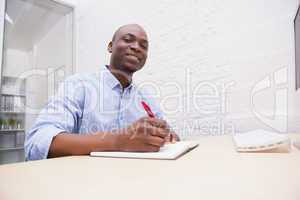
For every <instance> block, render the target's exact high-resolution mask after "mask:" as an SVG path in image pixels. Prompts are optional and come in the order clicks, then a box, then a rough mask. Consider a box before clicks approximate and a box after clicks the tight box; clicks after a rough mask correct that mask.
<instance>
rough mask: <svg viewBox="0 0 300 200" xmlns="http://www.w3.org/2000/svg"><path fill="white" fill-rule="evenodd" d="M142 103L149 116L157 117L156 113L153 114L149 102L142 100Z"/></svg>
mask: <svg viewBox="0 0 300 200" xmlns="http://www.w3.org/2000/svg"><path fill="white" fill-rule="evenodd" d="M141 103H142V106H143V108H144V110H145V111H146V112H147V114H148V116H149V117H151V118H155V115H154V114H153V112H152V110H151V108H150V106H148V104H146V102H145V101H142V102H141Z"/></svg>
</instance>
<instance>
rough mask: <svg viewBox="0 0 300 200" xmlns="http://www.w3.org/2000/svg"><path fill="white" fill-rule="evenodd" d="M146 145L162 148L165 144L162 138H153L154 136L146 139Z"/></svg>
mask: <svg viewBox="0 0 300 200" xmlns="http://www.w3.org/2000/svg"><path fill="white" fill-rule="evenodd" d="M146 143H147V144H150V145H153V146H156V147H162V146H164V144H165V140H164V139H163V138H160V137H155V136H151V135H149V136H148V137H147V140H146Z"/></svg>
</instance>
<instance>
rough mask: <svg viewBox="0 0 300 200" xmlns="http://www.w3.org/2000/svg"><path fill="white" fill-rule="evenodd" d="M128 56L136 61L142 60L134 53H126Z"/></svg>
mask: <svg viewBox="0 0 300 200" xmlns="http://www.w3.org/2000/svg"><path fill="white" fill-rule="evenodd" d="M126 57H127V58H129V59H130V60H132V61H134V62H140V59H139V58H138V57H137V56H135V55H133V54H126Z"/></svg>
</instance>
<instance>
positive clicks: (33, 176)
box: [0, 135, 300, 200]
mask: <svg viewBox="0 0 300 200" xmlns="http://www.w3.org/2000/svg"><path fill="white" fill-rule="evenodd" d="M291 137H292V138H293V139H295V138H298V139H300V135H292V136H291ZM0 199H1V200H15V199H26V200H46V199H49V200H50V199H51V200H63V199H68V200H69V199H70V200H71V199H72V200H76V199H84V200H90V199H97V200H99V199H104V200H108V199H116V200H117V199H120V200H122V199H130V200H134V199H138V200H140V199H151V200H154V199H164V200H167V199H170V200H173V199H179V200H183V199H197V200H199V199H203V200H211V199H213V200H220V199H228V200H245V199H246V200H248V199H249V200H260V199H263V200H299V199H300V151H299V150H297V149H295V148H292V150H291V153H288V154H279V153H277V154H275V153H263V154H255V153H252V154H251V153H248V154H245V153H243V154H239V153H236V152H235V151H234V148H233V143H232V140H231V138H230V136H210V137H203V138H201V140H200V145H199V147H198V148H196V149H194V150H193V151H191V152H189V153H188V154H186V155H185V156H183V157H181V158H179V159H178V160H175V161H166V160H138V159H136V160H135V159H113V158H99V157H98V158H97V157H89V156H81V157H65V158H58V159H49V160H43V161H34V162H27V163H20V164H12V165H3V166H0Z"/></svg>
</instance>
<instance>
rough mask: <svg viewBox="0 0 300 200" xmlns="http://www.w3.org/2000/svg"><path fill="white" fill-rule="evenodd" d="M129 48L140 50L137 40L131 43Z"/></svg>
mask: <svg viewBox="0 0 300 200" xmlns="http://www.w3.org/2000/svg"><path fill="white" fill-rule="evenodd" d="M130 48H131V49H133V50H135V51H140V46H139V44H138V42H133V43H131V45H130Z"/></svg>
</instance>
